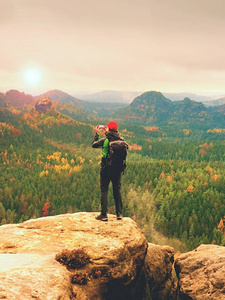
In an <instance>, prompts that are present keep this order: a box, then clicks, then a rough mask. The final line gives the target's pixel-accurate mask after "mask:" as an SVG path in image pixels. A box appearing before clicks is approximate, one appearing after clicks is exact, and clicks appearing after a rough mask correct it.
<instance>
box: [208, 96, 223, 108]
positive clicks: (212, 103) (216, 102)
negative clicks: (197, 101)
mask: <svg viewBox="0 0 225 300" xmlns="http://www.w3.org/2000/svg"><path fill="white" fill-rule="evenodd" d="M203 103H204V105H205V106H219V105H224V104H225V97H223V98H220V99H217V100H212V101H207V102H203Z"/></svg>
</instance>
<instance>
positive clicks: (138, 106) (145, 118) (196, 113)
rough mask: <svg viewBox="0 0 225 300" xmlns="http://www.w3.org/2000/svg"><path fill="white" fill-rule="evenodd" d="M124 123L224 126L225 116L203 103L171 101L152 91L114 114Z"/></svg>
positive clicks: (187, 99) (186, 99) (222, 112)
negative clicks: (219, 124)
mask: <svg viewBox="0 0 225 300" xmlns="http://www.w3.org/2000/svg"><path fill="white" fill-rule="evenodd" d="M113 116H114V117H118V118H120V119H122V120H124V121H128V122H132V123H138V124H161V123H175V122H176V123H181V122H182V123H189V124H193V123H195V124H200V125H201V124H202V125H206V124H218V122H219V123H221V124H222V125H223V126H224V123H225V115H224V111H223V108H222V107H221V110H220V111H218V110H217V111H213V110H212V109H211V110H209V109H207V107H206V106H205V105H204V104H203V103H201V102H197V101H194V100H191V99H189V98H184V100H182V101H171V100H169V99H167V98H166V97H164V96H163V94H162V93H160V92H156V91H150V92H146V93H143V94H142V95H140V96H139V97H137V98H135V99H134V100H133V102H132V103H131V104H130V105H129V106H128V107H126V108H124V109H122V110H120V111H119V112H117V114H116V115H115V114H113Z"/></svg>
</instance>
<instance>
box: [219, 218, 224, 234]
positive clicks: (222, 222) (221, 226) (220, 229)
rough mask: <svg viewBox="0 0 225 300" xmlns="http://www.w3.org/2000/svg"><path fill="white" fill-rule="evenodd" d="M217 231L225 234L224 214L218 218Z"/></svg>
mask: <svg viewBox="0 0 225 300" xmlns="http://www.w3.org/2000/svg"><path fill="white" fill-rule="evenodd" d="M217 231H221V232H222V233H223V234H224V235H225V216H224V217H223V218H222V219H221V220H220V222H219V224H218V226H217Z"/></svg>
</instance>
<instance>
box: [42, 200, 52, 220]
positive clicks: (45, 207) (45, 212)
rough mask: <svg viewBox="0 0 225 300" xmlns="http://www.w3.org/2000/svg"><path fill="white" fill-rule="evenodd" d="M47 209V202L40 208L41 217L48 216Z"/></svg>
mask: <svg viewBox="0 0 225 300" xmlns="http://www.w3.org/2000/svg"><path fill="white" fill-rule="evenodd" d="M49 207H50V204H49V202H45V204H44V206H43V207H42V211H43V215H42V217H45V216H47V215H48V214H49Z"/></svg>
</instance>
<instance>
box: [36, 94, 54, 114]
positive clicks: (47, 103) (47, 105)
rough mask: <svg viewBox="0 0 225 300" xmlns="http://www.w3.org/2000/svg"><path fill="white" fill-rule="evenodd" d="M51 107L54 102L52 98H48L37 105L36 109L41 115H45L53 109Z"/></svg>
mask: <svg viewBox="0 0 225 300" xmlns="http://www.w3.org/2000/svg"><path fill="white" fill-rule="evenodd" d="M51 107H52V101H51V99H50V98H47V97H44V98H42V99H40V100H38V101H37V102H36V103H35V109H36V111H38V112H39V113H45V112H46V111H47V110H49V109H51Z"/></svg>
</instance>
